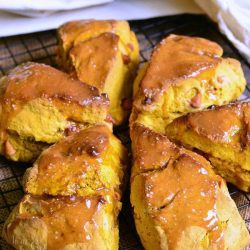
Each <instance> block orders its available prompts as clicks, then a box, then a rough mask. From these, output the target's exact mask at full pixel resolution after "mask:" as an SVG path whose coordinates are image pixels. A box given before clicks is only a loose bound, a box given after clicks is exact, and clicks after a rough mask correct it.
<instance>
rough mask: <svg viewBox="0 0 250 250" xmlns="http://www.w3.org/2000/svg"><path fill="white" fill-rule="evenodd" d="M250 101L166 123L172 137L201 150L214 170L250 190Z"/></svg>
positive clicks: (240, 186)
mask: <svg viewBox="0 0 250 250" xmlns="http://www.w3.org/2000/svg"><path fill="white" fill-rule="evenodd" d="M249 124H250V102H239V103H234V104H229V105H225V106H221V107H214V108H212V109H209V110H204V111H200V112H197V113H193V114H188V115H186V116H183V117H180V118H178V119H176V120H174V121H173V123H171V124H169V125H168V126H167V127H166V134H167V135H168V137H169V138H170V139H172V140H174V141H176V142H178V143H181V144H182V145H184V146H186V147H188V148H190V149H192V150H198V151H199V152H200V153H202V154H203V155H204V156H205V157H206V158H207V159H208V160H209V161H210V162H211V164H212V165H213V167H214V170H215V171H216V172H217V173H218V174H219V175H221V176H222V177H223V178H225V180H226V181H228V182H231V183H233V184H234V185H236V186H237V187H238V188H240V189H241V190H244V191H246V192H249V191H250V158H249V154H250V150H249V142H250V141H249V139H250V126H249Z"/></svg>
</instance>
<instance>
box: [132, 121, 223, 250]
mask: <svg viewBox="0 0 250 250" xmlns="http://www.w3.org/2000/svg"><path fill="white" fill-rule="evenodd" d="M132 130H134V132H132V141H133V139H135V138H136V137H137V140H134V141H133V143H134V144H135V145H136V146H135V148H134V151H135V155H134V156H135V159H134V161H135V164H139V165H140V166H141V175H142V177H143V178H144V190H145V197H146V203H147V206H148V211H149V214H150V216H151V217H152V218H154V219H155V220H156V223H157V224H159V225H160V226H161V227H162V228H163V230H164V231H165V232H166V234H167V240H168V244H169V249H175V247H176V244H177V243H178V242H179V240H180V238H181V235H182V233H183V232H184V231H185V229H187V228H188V227H191V226H199V227H202V228H204V229H206V230H207V231H208V233H209V234H208V238H209V240H210V244H215V245H216V246H217V247H218V249H223V245H224V241H223V231H222V230H221V228H220V227H219V220H218V216H217V211H216V199H217V193H218V192H220V190H219V188H220V185H221V184H222V182H223V180H222V178H220V177H219V176H217V175H215V174H214V173H213V171H212V168H211V165H210V164H209V163H208V162H207V161H206V160H205V159H204V158H203V157H201V156H198V155H197V154H195V153H192V152H190V151H188V150H185V149H183V148H178V147H177V146H175V145H174V144H172V143H171V142H169V140H168V138H167V137H166V136H165V135H162V134H158V133H155V132H153V131H151V130H150V129H148V128H146V127H144V126H143V125H138V124H134V125H133V128H132ZM139 141H140V142H141V143H140V145H137V143H138V142H139ZM134 144H133V145H134ZM152 156H153V157H152ZM152 158H153V159H152ZM159 164H161V165H159ZM149 169H151V171H149ZM194 201H195V202H194Z"/></svg>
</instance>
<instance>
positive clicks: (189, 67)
mask: <svg viewBox="0 0 250 250" xmlns="http://www.w3.org/2000/svg"><path fill="white" fill-rule="evenodd" d="M221 55H222V48H221V47H220V46H219V45H218V44H216V43H214V42H211V41H208V40H206V39H203V38H197V37H186V36H176V35H170V36H168V37H167V38H165V39H163V40H162V41H161V42H160V44H159V45H158V46H157V47H156V48H155V49H154V52H153V54H152V56H151V59H150V62H149V65H148V67H147V70H146V72H145V75H144V77H143V78H142V80H141V84H140V91H139V93H138V96H137V99H136V100H135V105H136V106H138V107H139V106H141V105H142V106H141V107H143V108H146V106H145V105H150V104H152V103H153V102H156V101H157V99H158V96H159V95H162V92H163V91H166V90H167V89H168V88H169V86H170V85H178V84H179V83H180V81H181V80H182V79H187V78H192V77H196V76H197V75H199V74H200V73H201V72H202V71H205V70H208V69H212V68H215V67H216V65H217V64H218V63H219V62H220V61H221V59H220V58H219V57H220V56H221ZM140 95H141V96H140ZM140 102H141V103H140Z"/></svg>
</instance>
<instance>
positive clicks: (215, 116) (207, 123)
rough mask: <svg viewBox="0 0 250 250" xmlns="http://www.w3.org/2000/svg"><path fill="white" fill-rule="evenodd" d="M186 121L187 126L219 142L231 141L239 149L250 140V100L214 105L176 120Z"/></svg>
mask: <svg viewBox="0 0 250 250" xmlns="http://www.w3.org/2000/svg"><path fill="white" fill-rule="evenodd" d="M181 121H185V124H187V128H190V129H192V130H194V131H195V132H196V133H197V134H199V135H202V136H204V137H206V138H208V139H209V140H211V141H214V142H217V143H230V144H231V145H232V146H235V147H238V148H239V149H240V148H241V146H243V145H249V142H250V125H249V124H250V102H241V103H235V104H229V105H225V106H221V107H214V108H212V109H210V110H205V111H201V112H197V113H192V114H191V113H190V114H188V115H187V116H186V117H182V118H178V119H177V120H176V121H175V122H177V123H178V122H181Z"/></svg>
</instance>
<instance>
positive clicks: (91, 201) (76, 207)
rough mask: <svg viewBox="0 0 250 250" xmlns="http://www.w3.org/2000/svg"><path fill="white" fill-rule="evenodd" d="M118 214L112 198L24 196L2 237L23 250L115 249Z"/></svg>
mask: <svg viewBox="0 0 250 250" xmlns="http://www.w3.org/2000/svg"><path fill="white" fill-rule="evenodd" d="M117 212H118V211H117V210H116V208H115V206H114V204H113V201H112V198H110V200H109V201H107V200H104V199H103V198H102V197H98V196H97V197H76V196H65V197H62V196H61V197H49V196H42V197H40V196H33V195H25V196H24V197H23V199H22V200H21V202H20V203H19V204H18V205H17V207H15V208H14V209H13V211H12V213H11V215H10V217H9V218H8V219H7V221H6V222H5V226H4V230H3V237H4V238H5V239H6V240H7V242H8V243H9V244H11V245H12V246H13V247H15V249H20V250H21V249H22V250H23V249H25V250H33V249H41V250H42V249H43V250H45V249H48V250H54V249H57V250H63V249H79V250H81V249H103V250H116V249H118V239H119V236H118V224H117V221H116V218H117ZM97 246H98V247H97Z"/></svg>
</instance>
